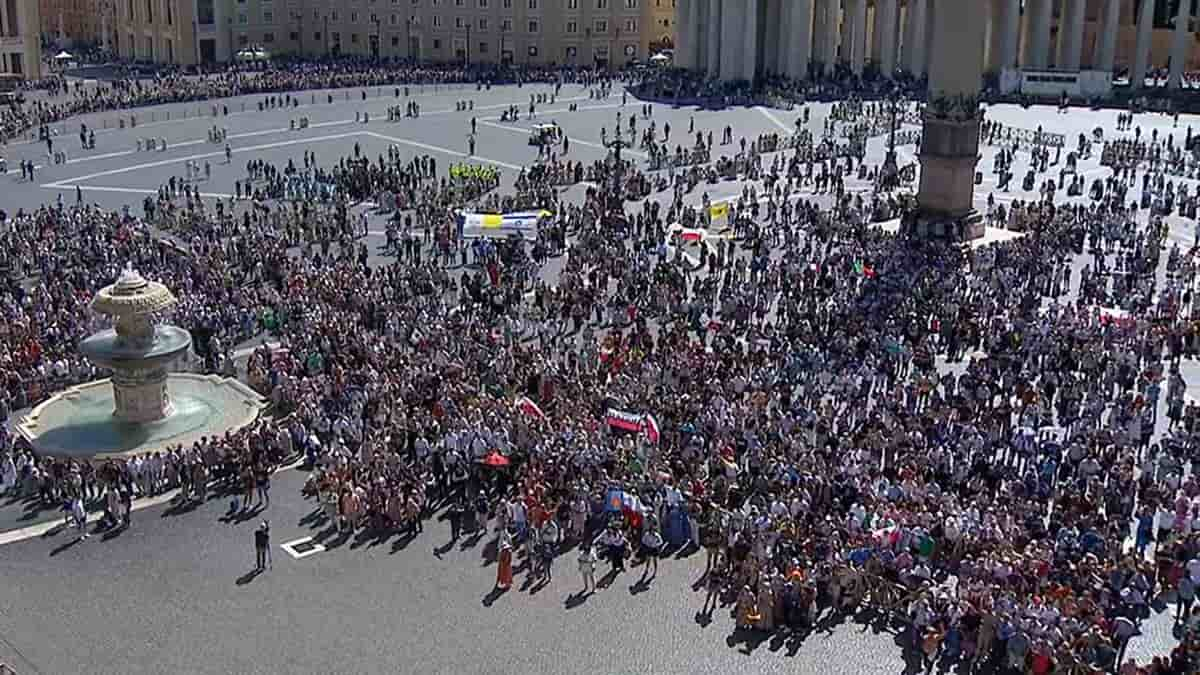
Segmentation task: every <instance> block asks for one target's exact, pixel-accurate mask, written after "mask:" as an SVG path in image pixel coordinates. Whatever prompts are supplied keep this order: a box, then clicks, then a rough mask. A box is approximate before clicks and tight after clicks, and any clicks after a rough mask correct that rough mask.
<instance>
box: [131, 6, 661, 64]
mask: <svg viewBox="0 0 1200 675" xmlns="http://www.w3.org/2000/svg"><path fill="white" fill-rule="evenodd" d="M118 1H119V2H127V1H128V0H118ZM135 1H137V2H144V1H145V0H135ZM166 1H170V0H166ZM194 1H195V2H196V16H197V21H196V26H197V29H196V45H197V49H196V58H197V59H198V60H200V61H202V62H220V61H226V60H229V59H230V58H231V57H232V55H233V54H235V53H236V52H237V51H238V50H239V49H241V48H244V47H249V46H256V47H262V48H264V49H266V50H267V51H269V52H272V53H275V54H291V53H303V54H305V55H308V56H324V55H331V56H332V55H348V54H355V55H362V56H376V57H380V58H408V59H418V60H423V61H437V62H448V61H463V62H467V61H469V62H472V63H479V62H487V63H495V62H509V63H536V64H548V63H555V64H579V65H587V64H594V63H601V64H605V63H612V64H624V63H626V62H628V61H630V60H632V59H643V60H644V59H646V58H647V57H649V56H650V55H651V54H652V53H653V51H655V50H657V49H658V48H662V47H670V46H672V45H673V40H674V37H673V36H674V29H675V27H674V16H675V3H676V1H677V0H194Z"/></svg>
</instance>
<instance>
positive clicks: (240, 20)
mask: <svg viewBox="0 0 1200 675" xmlns="http://www.w3.org/2000/svg"><path fill="white" fill-rule="evenodd" d="M238 23H249V20H248V19H247V18H246V14H245V12H240V13H238Z"/></svg>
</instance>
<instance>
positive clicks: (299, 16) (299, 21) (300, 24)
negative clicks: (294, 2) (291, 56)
mask: <svg viewBox="0 0 1200 675" xmlns="http://www.w3.org/2000/svg"><path fill="white" fill-rule="evenodd" d="M293 15H295V17H296V36H297V37H299V38H300V40H299V41H300V56H301V57H303V56H304V12H303V11H296V12H293Z"/></svg>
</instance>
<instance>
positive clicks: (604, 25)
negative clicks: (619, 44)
mask: <svg viewBox="0 0 1200 675" xmlns="http://www.w3.org/2000/svg"><path fill="white" fill-rule="evenodd" d="M592 31H593V32H595V33H597V34H600V35H603V34H604V33H607V32H608V22H607V21H605V20H604V19H596V23H595V25H593V26H592Z"/></svg>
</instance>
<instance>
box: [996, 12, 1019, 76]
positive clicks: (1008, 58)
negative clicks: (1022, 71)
mask: <svg viewBox="0 0 1200 675" xmlns="http://www.w3.org/2000/svg"><path fill="white" fill-rule="evenodd" d="M1001 1H1002V2H1003V4H1004V28H1003V32H1002V33H1001V39H1000V44H1001V46H1002V48H1001V53H1002V54H1003V56H1002V57H1001V63H1000V67H1001V68H1016V67H1017V59H1018V58H1019V57H1020V55H1021V53H1020V51H1018V50H1017V45H1018V44H1019V41H1020V39H1021V0H1001Z"/></svg>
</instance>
